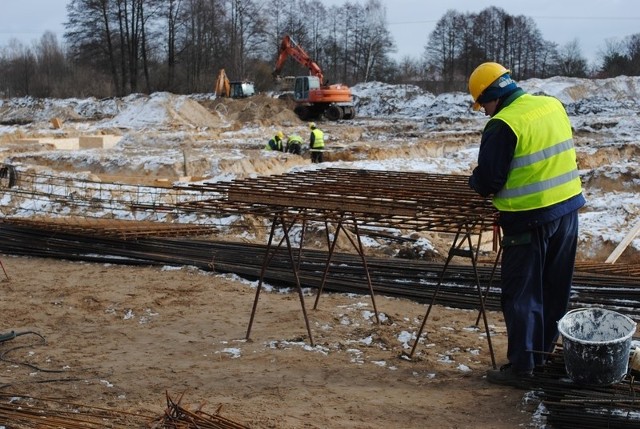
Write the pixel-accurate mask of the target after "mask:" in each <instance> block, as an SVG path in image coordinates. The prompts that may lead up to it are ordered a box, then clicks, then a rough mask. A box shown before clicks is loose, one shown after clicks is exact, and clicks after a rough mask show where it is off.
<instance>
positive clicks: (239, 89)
mask: <svg viewBox="0 0 640 429" xmlns="http://www.w3.org/2000/svg"><path fill="white" fill-rule="evenodd" d="M229 87H230V92H231V95H230V97H231V98H244V97H251V96H252V95H255V93H256V89H255V87H254V86H253V83H252V82H246V81H245V82H240V81H235V82H230V83H229Z"/></svg>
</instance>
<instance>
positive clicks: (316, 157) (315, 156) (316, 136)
mask: <svg viewBox="0 0 640 429" xmlns="http://www.w3.org/2000/svg"><path fill="white" fill-rule="evenodd" d="M309 129H310V130H311V135H310V136H309V148H310V149H311V162H312V163H314V164H317V163H320V162H322V151H323V150H324V133H323V132H322V130H320V129H319V128H318V127H316V123H315V122H310V123H309Z"/></svg>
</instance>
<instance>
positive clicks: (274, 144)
mask: <svg viewBox="0 0 640 429" xmlns="http://www.w3.org/2000/svg"><path fill="white" fill-rule="evenodd" d="M283 140H284V133H283V132H282V131H278V132H277V133H276V134H275V135H274V136H273V137H272V138H271V139H270V140H269V141H268V142H267V145H266V146H265V148H264V149H265V150H277V151H280V152H284V149H285V148H284V143H283Z"/></svg>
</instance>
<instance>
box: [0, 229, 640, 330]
mask: <svg viewBox="0 0 640 429" xmlns="http://www.w3.org/2000/svg"><path fill="white" fill-rule="evenodd" d="M0 252H2V253H5V254H14V255H26V256H40V257H52V258H60V259H67V260H82V261H89V262H104V263H107V262H108V263H114V264H129V265H141V264H142V265H175V266H195V267H197V268H200V269H202V270H207V271H215V272H219V273H234V274H237V275H239V276H242V277H245V278H247V279H250V280H255V279H258V278H259V276H260V270H261V266H262V264H263V261H264V258H265V253H266V247H265V246H263V245H257V244H247V243H234V242H221V241H210V240H198V239H194V238H177V237H174V238H137V239H126V238H121V237H117V236H116V237H101V236H96V235H93V234H78V233H65V232H61V231H57V230H49V229H40V228H38V227H36V226H31V227H27V226H26V225H22V224H19V225H14V224H11V223H7V222H2V223H0ZM326 263H327V252H326V251H321V250H311V249H303V251H302V253H301V259H300V265H299V277H300V279H301V282H302V285H303V287H310V288H318V287H319V286H320V282H321V278H322V273H323V271H324V269H325V267H326ZM367 268H368V271H369V274H370V276H371V279H372V283H373V288H374V291H375V292H376V293H380V294H383V295H387V296H393V297H400V298H408V299H412V300H415V301H417V302H423V303H424V302H429V301H430V300H431V298H432V296H433V293H434V291H435V288H436V285H437V282H438V280H439V278H440V276H442V281H443V283H442V287H441V290H440V292H439V293H438V295H437V297H436V303H437V304H440V305H447V306H451V307H453V308H464V309H477V308H478V304H479V303H478V295H477V290H476V289H475V288H476V283H475V281H476V279H475V273H474V271H473V267H471V266H470V265H457V264H451V265H450V266H449V268H448V269H447V271H446V272H444V273H443V272H442V269H443V264H442V263H439V262H427V261H424V260H414V259H401V258H387V257H371V256H370V257H368V258H367ZM605 268H606V267H605ZM588 269H589V270H586V269H585V268H580V271H576V272H575V274H574V282H573V295H572V298H571V303H570V305H571V307H572V308H577V307H587V306H605V307H608V308H611V309H615V310H618V311H620V312H621V313H625V314H627V315H629V316H630V317H632V318H634V319H639V320H640V305H639V303H640V278H639V277H638V276H635V275H623V274H608V273H604V274H601V273H598V272H597V269H598V266H596V265H594V264H591V265H590V266H589V267H588ZM629 271H630V272H633V267H629ZM9 274H10V273H9ZM478 275H479V279H480V283H481V285H482V287H483V290H486V291H487V299H486V303H485V305H486V308H487V309H489V310H499V309H500V304H499V302H500V299H499V292H500V291H499V286H500V270H499V269H496V270H495V271H494V268H493V266H492V265H490V264H479V265H478ZM264 281H266V282H267V283H269V284H272V285H274V286H280V287H294V286H295V278H294V275H293V272H292V267H291V262H290V259H289V255H288V254H287V253H286V251H285V249H280V250H279V251H277V252H276V253H275V255H274V256H273V257H272V258H271V260H270V263H269V265H268V267H267V270H266V272H265V277H264ZM325 290H326V291H331V292H341V293H358V294H368V293H369V290H368V284H367V280H366V275H365V272H364V268H363V265H362V260H361V259H360V257H359V256H357V255H354V254H349V253H335V254H334V257H333V259H332V263H331V265H330V269H329V274H328V277H327V283H326V285H325Z"/></svg>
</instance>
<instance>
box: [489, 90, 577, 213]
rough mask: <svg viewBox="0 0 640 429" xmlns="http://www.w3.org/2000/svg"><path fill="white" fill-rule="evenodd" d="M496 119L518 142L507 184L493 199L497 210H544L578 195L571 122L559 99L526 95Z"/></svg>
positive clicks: (500, 113)
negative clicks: (503, 123)
mask: <svg viewBox="0 0 640 429" xmlns="http://www.w3.org/2000/svg"><path fill="white" fill-rule="evenodd" d="M494 118H497V119H500V120H502V121H504V122H505V123H506V124H507V125H508V126H509V127H510V128H511V129H512V130H513V132H514V133H515V135H516V138H517V143H516V149H515V153H514V158H513V161H512V162H511V166H510V170H509V175H508V177H507V182H506V183H505V186H504V188H503V189H502V190H500V191H499V192H498V193H497V194H496V195H495V196H494V198H493V204H494V205H495V206H496V208H497V209H498V210H502V211H523V210H533V209H537V208H542V207H548V206H551V205H553V204H556V203H559V202H562V201H564V200H567V199H569V198H571V197H573V196H575V195H578V194H579V193H580V192H581V191H582V185H581V182H580V176H579V174H578V166H577V163H576V152H575V148H574V146H573V138H572V132H571V123H570V122H569V118H568V116H567V114H566V112H565V110H564V107H563V106H562V104H561V103H560V102H559V101H558V100H557V99H555V98H553V97H545V96H533V95H530V94H524V95H522V96H520V97H518V98H517V99H515V100H514V101H513V102H512V103H511V104H509V105H508V106H506V107H505V108H504V109H503V110H501V111H500V112H498V113H497V114H496V115H495V116H494Z"/></svg>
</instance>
